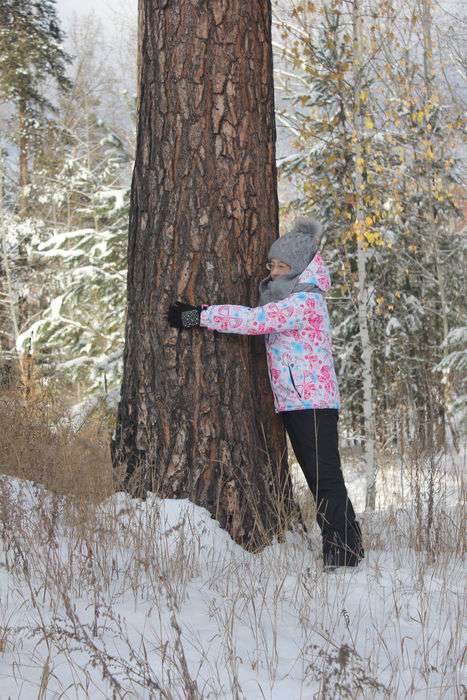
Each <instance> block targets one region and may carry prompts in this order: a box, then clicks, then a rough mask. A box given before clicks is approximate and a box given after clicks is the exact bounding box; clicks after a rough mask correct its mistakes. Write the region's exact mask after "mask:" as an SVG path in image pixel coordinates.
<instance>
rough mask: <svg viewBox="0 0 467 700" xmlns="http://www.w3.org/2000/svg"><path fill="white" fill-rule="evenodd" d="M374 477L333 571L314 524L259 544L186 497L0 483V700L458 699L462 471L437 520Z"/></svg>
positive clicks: (437, 509) (350, 479) (409, 492)
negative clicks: (80, 496)
mask: <svg viewBox="0 0 467 700" xmlns="http://www.w3.org/2000/svg"><path fill="white" fill-rule="evenodd" d="M384 471H385V478H386V482H384V481H381V482H380V483H379V492H380V493H381V492H384V493H386V501H385V507H384V509H380V510H378V511H377V512H376V513H374V514H373V515H372V516H371V517H367V516H365V515H364V514H363V513H362V514H361V515H360V516H359V520H360V522H361V523H362V527H363V531H364V538H365V540H364V544H365V548H366V558H365V560H364V561H363V563H362V564H361V565H360V567H359V568H358V569H354V570H352V569H350V570H341V571H340V572H339V573H332V574H325V573H322V570H321V562H320V560H319V552H320V538H319V530H318V528H317V525H316V524H314V525H313V527H312V528H311V529H310V532H309V533H308V535H304V534H302V533H301V531H300V532H291V533H289V534H288V535H287V538H286V541H285V542H283V543H275V544H274V545H273V546H270V547H268V548H266V549H265V550H263V551H262V552H261V553H259V554H251V553H247V552H245V551H244V550H243V549H242V548H241V547H239V546H238V545H237V544H236V543H235V542H233V541H232V540H231V538H230V537H229V536H228V534H227V533H226V532H225V531H223V530H222V529H221V528H220V527H219V525H218V524H217V522H216V521H214V520H213V519H211V517H210V515H209V513H208V512H207V511H206V510H204V509H203V508H200V507H197V506H194V505H193V504H191V503H190V502H189V501H188V500H176V499H174V500H170V499H168V500H161V499H159V498H157V497H155V496H154V495H150V496H149V497H148V499H147V500H146V501H141V500H137V499H131V498H130V497H128V496H127V495H126V494H123V493H118V494H116V495H114V496H113V497H111V498H109V499H108V500H106V501H105V502H104V503H101V504H100V505H96V506H92V505H88V504H81V505H80V504H78V503H76V502H74V503H73V502H72V501H70V500H69V499H66V498H64V497H61V496H58V495H56V494H53V493H51V492H48V491H46V490H45V489H44V488H42V487H40V486H38V485H34V484H33V483H32V482H28V481H21V480H18V479H14V478H11V477H7V476H2V477H0V531H1V534H2V537H1V553H0V697H1V698H2V700H3V699H7V698H12V699H13V698H15V699H16V698H70V699H71V698H247V699H248V700H252V699H256V698H258V699H260V698H261V699H263V700H264V698H274V699H275V700H282V699H283V698H284V699H286V700H294V699H296V698H297V699H298V698H303V699H308V698H323V699H324V698H364V699H365V700H366V699H367V698H373V697H375V698H456V697H463V691H465V686H463V685H462V682H463V681H462V677H461V659H462V652H463V639H462V619H463V605H464V603H463V595H462V594H463V590H462V586H463V559H462V554H461V546H460V545H459V542H460V543H462V531H461V530H462V518H461V511H460V504H459V503H458V500H459V498H460V495H461V492H462V489H461V487H460V486H459V481H460V475H459V473H457V474H456V473H453V474H451V475H450V476H446V474H445V476H444V477H443V483H444V484H445V485H446V484H447V488H445V489H444V491H443V490H440V489H439V488H438V487H437V486H436V483H435V487H434V490H433V493H434V495H435V497H434V499H433V516H434V518H433V520H432V521H430V522H431V525H430V524H429V520H428V519H427V518H429V512H428V511H426V512H425V510H424V506H422V507H421V510H420V508H419V509H418V511H417V507H416V504H415V501H416V499H415V498H414V493H413V487H414V483H413V480H412V481H410V480H408V481H407V483H406V484H405V492H404V498H403V499H402V500H401V494H400V493H398V489H399V486H402V487H403V480H401V478H400V475H399V474H398V472H397V469H395V470H394V473H393V478H389V476H390V470H388V469H386V470H384ZM422 477H423V474H422V476H420V475H419V483H418V485H419V486H422V483H421V482H422V481H423V483H425V481H426V480H425V479H424V477H423V478H422ZM346 479H347V483H348V487H349V493H350V495H351V497H352V499H353V501H354V502H355V504H356V509H357V510H361V509H362V508H363V505H362V496H363V491H362V484H363V481H362V478H361V476H360V475H359V474H350V472H349V473H347V474H346ZM385 483H386V484H387V485H386V486H384V484H385ZM440 483H441V481H440ZM296 484H297V485H299V484H300V480H299V479H297V481H296ZM421 493H422V498H423V502H424V501H425V498H424V496H423V488H421ZM410 496H412V503H411V504H410V505H409V503H410ZM456 496H457V498H456ZM401 504H402V506H401ZM421 525H424V526H425V527H424V529H423V530H422V528H421V527H420V526H421ZM427 528H428V529H429V530H430V532H429V536H430V538H431V539H430V541H431V542H432V543H433V546H434V548H435V550H436V552H437V553H436V556H435V557H432V558H431V559H430V557H429V554H428V552H427V549H426V547H424V548H423V549H422V550H421V551H420V548H418V549H417V541H418V540H417V537H422V539H423V538H426V537H427ZM417 533H418V534H417ZM424 541H425V543H426V539H424ZM464 683H465V679H464Z"/></svg>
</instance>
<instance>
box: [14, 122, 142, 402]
mask: <svg viewBox="0 0 467 700" xmlns="http://www.w3.org/2000/svg"><path fill="white" fill-rule="evenodd" d="M100 145H101V148H103V149H104V151H103V160H102V163H101V167H100V168H99V169H96V168H94V169H93V170H92V171H90V170H89V169H88V168H87V162H86V157H85V156H83V157H82V158H81V159H76V158H74V157H73V155H72V153H73V150H72V151H71V153H70V155H69V157H68V160H67V161H66V162H65V163H64V165H63V168H62V170H61V171H60V172H59V173H57V176H56V178H55V179H54V181H53V182H50V183H49V184H48V185H47V186H46V185H45V183H42V182H41V184H40V187H38V186H37V189H38V191H37V192H36V189H35V186H33V187H32V189H31V196H32V198H33V200H35V199H36V198H38V199H40V200H41V203H42V206H43V207H46V206H47V205H49V206H50V205H51V204H52V203H53V204H54V206H55V209H56V211H57V212H58V213H59V214H61V216H62V217H64V223H65V224H66V223H67V222H70V223H71V224H72V225H71V227H67V226H66V225H62V226H57V227H55V228H50V227H46V226H44V225H43V226H42V228H41V230H40V232H39V233H37V234H36V235H35V236H34V238H33V239H32V241H31V245H30V250H29V259H30V264H31V268H32V269H34V270H35V273H34V275H31V278H32V279H33V280H34V282H35V286H36V288H40V289H41V294H42V295H43V296H45V297H46V299H47V300H48V301H47V303H46V305H45V308H43V309H41V310H40V312H38V313H37V314H36V317H33V318H31V320H30V322H29V323H28V324H27V326H26V327H25V328H24V329H22V332H21V334H20V335H19V337H18V340H17V345H18V349H22V350H23V351H24V350H26V348H30V349H31V352H32V353H33V354H34V358H35V362H36V363H37V365H38V366H39V368H40V370H41V372H42V373H43V374H44V375H47V374H49V373H50V372H55V371H57V370H59V371H61V372H62V374H63V378H64V381H66V380H68V381H69V382H70V383H72V382H73V383H75V382H80V383H81V384H82V385H83V388H86V390H87V391H88V392H89V393H90V394H93V393H95V392H105V393H107V392H108V391H109V390H110V389H111V388H112V387H115V386H116V385H117V382H118V381H119V378H120V372H121V363H120V359H121V355H122V336H123V324H124V313H125V285H126V264H127V263H126V248H127V227H128V212H129V189H128V187H121V186H120V178H121V169H122V163H126V162H128V160H129V155H128V154H126V153H125V151H124V149H123V147H122V144H121V143H120V142H119V141H118V139H117V138H116V137H115V135H113V134H108V136H107V137H106V138H105V139H102V143H101V144H100ZM70 201H72V202H73V216H72V217H67V214H66V212H67V211H68V207H69V204H70Z"/></svg>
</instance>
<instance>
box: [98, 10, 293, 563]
mask: <svg viewBox="0 0 467 700" xmlns="http://www.w3.org/2000/svg"><path fill="white" fill-rule="evenodd" d="M143 21H144V26H145V31H144V37H143V46H142V57H143V58H142V69H141V80H142V84H141V105H140V114H139V127H138V137H137V149H136V162H135V168H134V172H133V181H132V191H131V212H130V225H129V244H128V258H129V259H128V309H127V321H126V331H125V351H124V369H123V381H122V390H121V400H120V403H119V408H118V418H117V426H116V430H115V434H114V436H113V440H112V456H113V463H114V466H115V467H116V468H117V467H123V469H127V470H128V473H129V474H133V475H135V473H136V472H137V471H138V470H141V472H142V476H143V479H144V488H150V489H151V490H153V491H156V492H157V493H158V494H159V495H160V496H162V497H170V498H189V499H191V500H192V501H193V502H195V503H197V504H199V505H201V506H204V507H205V508H207V509H208V510H209V511H210V512H211V514H212V515H213V516H214V517H216V518H217V519H218V521H219V523H220V524H221V526H222V527H224V528H225V529H227V530H228V532H229V533H230V534H231V536H232V537H233V538H234V539H235V540H236V541H237V542H239V543H241V544H243V545H244V546H245V547H247V548H249V549H253V550H254V549H257V548H259V547H261V546H262V544H263V543H265V542H270V541H271V539H272V538H273V537H274V536H275V535H278V534H279V533H280V532H281V531H282V530H283V528H284V525H285V523H284V521H283V519H282V518H281V517H279V516H280V514H279V513H278V512H277V511H276V507H275V503H274V500H275V499H274V497H273V494H274V492H280V493H281V494H282V498H283V501H284V511H285V513H284V514H285V515H286V516H287V517H289V516H290V515H291V514H292V513H296V511H295V507H294V504H293V499H292V492H291V484H290V477H289V475H288V466H287V458H286V441H285V433H284V429H283V426H282V422H281V421H280V419H279V417H278V416H276V415H275V414H274V412H273V402H272V394H271V391H270V387H269V381H268V374H267V368H266V358H265V348H264V339H263V338H262V337H252V338H248V337H245V336H241V335H235V334H223V333H214V332H210V331H207V330H206V329H194V330H191V331H178V330H176V329H173V328H171V327H170V326H168V324H167V321H166V313H167V309H168V306H169V304H170V303H172V302H173V301H175V300H176V299H184V300H186V301H188V302H189V303H202V302H206V303H211V304H215V303H223V302H225V303H233V304H244V305H249V306H251V305H255V304H256V303H257V300H258V282H259V280H260V279H261V278H262V277H263V276H264V262H265V260H266V256H267V251H268V248H269V246H270V244H271V243H272V241H273V240H274V239H275V238H276V237H277V235H278V228H279V227H278V199H277V179H276V162H275V138H276V132H275V118H274V92H273V78H272V75H273V66H272V49H271V8H270V2H269V1H268V0H262V1H259V2H255V3H247V4H245V3H243V2H240V0H237V2H232V3H230V4H229V5H227V4H226V3H225V2H223V0H214V1H213V2H210V3H201V4H198V5H193V3H191V2H189V1H188V0H181V1H180V2H177V3H170V4H168V3H167V2H163V1H162V0H145V3H144V19H143ZM268 462H270V463H271V468H270V469H268V467H267V465H268Z"/></svg>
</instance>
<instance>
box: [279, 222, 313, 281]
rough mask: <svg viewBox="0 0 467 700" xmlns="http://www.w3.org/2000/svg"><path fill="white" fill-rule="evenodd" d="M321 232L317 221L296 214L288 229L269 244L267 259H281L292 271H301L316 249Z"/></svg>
mask: <svg viewBox="0 0 467 700" xmlns="http://www.w3.org/2000/svg"><path fill="white" fill-rule="evenodd" d="M321 232H322V226H321V224H320V223H319V221H316V219H311V218H309V217H308V216H298V217H297V218H296V219H295V221H294V222H293V225H292V228H291V229H290V231H288V232H287V233H285V234H284V235H283V236H280V237H279V238H277V239H276V240H275V241H274V243H273V244H272V245H271V247H270V249H269V253H268V260H272V259H273V258H276V259H277V260H282V261H283V262H285V263H287V264H288V265H290V267H291V268H292V272H295V273H301V272H303V270H304V269H305V268H306V266H307V265H308V263H309V262H311V260H312V258H313V257H314V255H315V253H316V251H317V250H318V241H319V238H320V236H321Z"/></svg>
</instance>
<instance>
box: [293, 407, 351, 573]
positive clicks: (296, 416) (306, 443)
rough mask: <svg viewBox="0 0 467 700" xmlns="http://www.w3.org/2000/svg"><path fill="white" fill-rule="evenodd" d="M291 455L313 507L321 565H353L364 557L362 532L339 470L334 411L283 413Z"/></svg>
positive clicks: (311, 409) (337, 413)
mask: <svg viewBox="0 0 467 700" xmlns="http://www.w3.org/2000/svg"><path fill="white" fill-rule="evenodd" d="M281 416H282V419H283V422H284V426H285V429H286V431H287V434H288V435H289V437H290V442H291V443H292V447H293V450H294V452H295V456H296V458H297V461H298V463H299V464H300V467H301V469H302V471H303V474H304V476H305V479H306V481H307V483H308V486H309V487H310V489H311V491H312V493H313V497H314V500H315V504H316V519H317V522H318V525H319V527H320V530H321V535H322V542H323V559H324V563H337V564H338V565H347V566H356V565H357V564H358V562H359V561H360V559H362V558H363V557H364V549H363V546H362V532H361V529H360V525H359V523H358V521H357V520H356V518H355V512H354V509H353V506H352V503H351V501H350V499H349V497H348V495H347V489H346V486H345V482H344V477H343V474H342V469H341V461H340V455H339V446H338V433H337V422H338V420H339V411H338V409H337V408H306V409H302V410H298V411H283V412H281Z"/></svg>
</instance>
